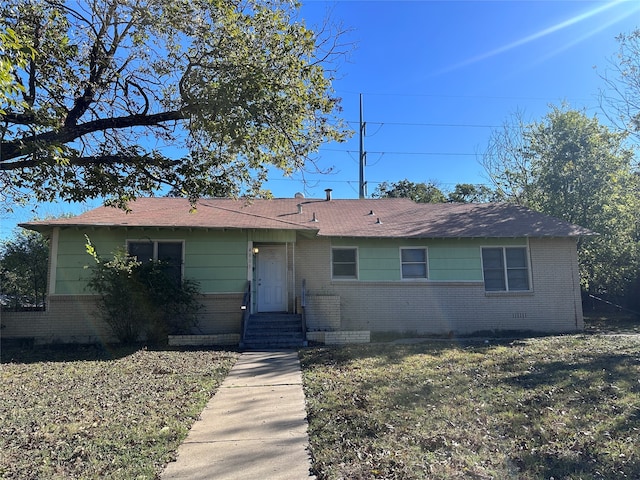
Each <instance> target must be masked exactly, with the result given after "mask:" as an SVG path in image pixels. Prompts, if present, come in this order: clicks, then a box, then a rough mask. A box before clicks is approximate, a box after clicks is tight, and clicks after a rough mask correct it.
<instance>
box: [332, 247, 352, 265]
mask: <svg viewBox="0 0 640 480" xmlns="http://www.w3.org/2000/svg"><path fill="white" fill-rule="evenodd" d="M333 261H334V262H336V263H344V262H350V263H355V261H356V250H355V248H334V249H333Z"/></svg>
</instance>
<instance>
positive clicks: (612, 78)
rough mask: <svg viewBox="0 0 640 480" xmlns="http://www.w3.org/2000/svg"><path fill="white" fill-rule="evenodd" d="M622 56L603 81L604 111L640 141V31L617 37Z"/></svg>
mask: <svg viewBox="0 0 640 480" xmlns="http://www.w3.org/2000/svg"><path fill="white" fill-rule="evenodd" d="M617 40H618V46H619V48H618V52H617V54H616V56H615V57H614V59H612V61H611V62H610V65H609V67H608V68H606V69H605V70H604V71H603V72H602V73H601V77H602V79H603V80H604V82H605V85H606V88H605V89H604V90H603V91H602V92H601V100H602V102H601V103H602V105H601V106H602V108H603V111H604V113H605V114H606V115H607V117H608V118H609V119H610V120H611V121H612V122H613V123H614V124H615V125H616V126H617V127H619V128H620V129H621V130H624V131H626V132H629V133H630V134H631V135H634V136H635V138H636V139H640V29H636V30H633V31H632V32H629V33H622V34H620V35H619V36H618V37H617Z"/></svg>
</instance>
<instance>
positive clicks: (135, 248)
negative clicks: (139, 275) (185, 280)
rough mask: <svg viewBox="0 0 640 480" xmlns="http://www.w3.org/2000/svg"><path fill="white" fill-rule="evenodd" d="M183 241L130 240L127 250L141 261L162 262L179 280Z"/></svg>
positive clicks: (168, 273)
mask: <svg viewBox="0 0 640 480" xmlns="http://www.w3.org/2000/svg"><path fill="white" fill-rule="evenodd" d="M182 247H183V244H182V242H173V241H155V240H146V241H129V242H127V251H128V252H129V255H131V256H133V257H136V258H137V260H138V261H139V262H142V263H143V264H144V263H148V262H154V261H155V262H160V263H161V264H162V265H163V270H164V271H165V272H166V273H167V275H169V276H170V277H172V278H175V279H176V281H177V282H180V281H181V280H182Z"/></svg>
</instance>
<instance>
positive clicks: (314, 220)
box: [311, 212, 318, 222]
mask: <svg viewBox="0 0 640 480" xmlns="http://www.w3.org/2000/svg"><path fill="white" fill-rule="evenodd" d="M311 221H312V222H317V221H318V217H316V212H313V218H312V219H311Z"/></svg>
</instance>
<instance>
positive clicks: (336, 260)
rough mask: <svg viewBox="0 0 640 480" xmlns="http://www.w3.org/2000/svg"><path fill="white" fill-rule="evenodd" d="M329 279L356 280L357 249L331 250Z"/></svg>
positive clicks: (341, 248)
mask: <svg viewBox="0 0 640 480" xmlns="http://www.w3.org/2000/svg"><path fill="white" fill-rule="evenodd" d="M331 278H334V279H338V280H342V279H357V278H358V249H357V248H355V247H333V248H332V249H331Z"/></svg>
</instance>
